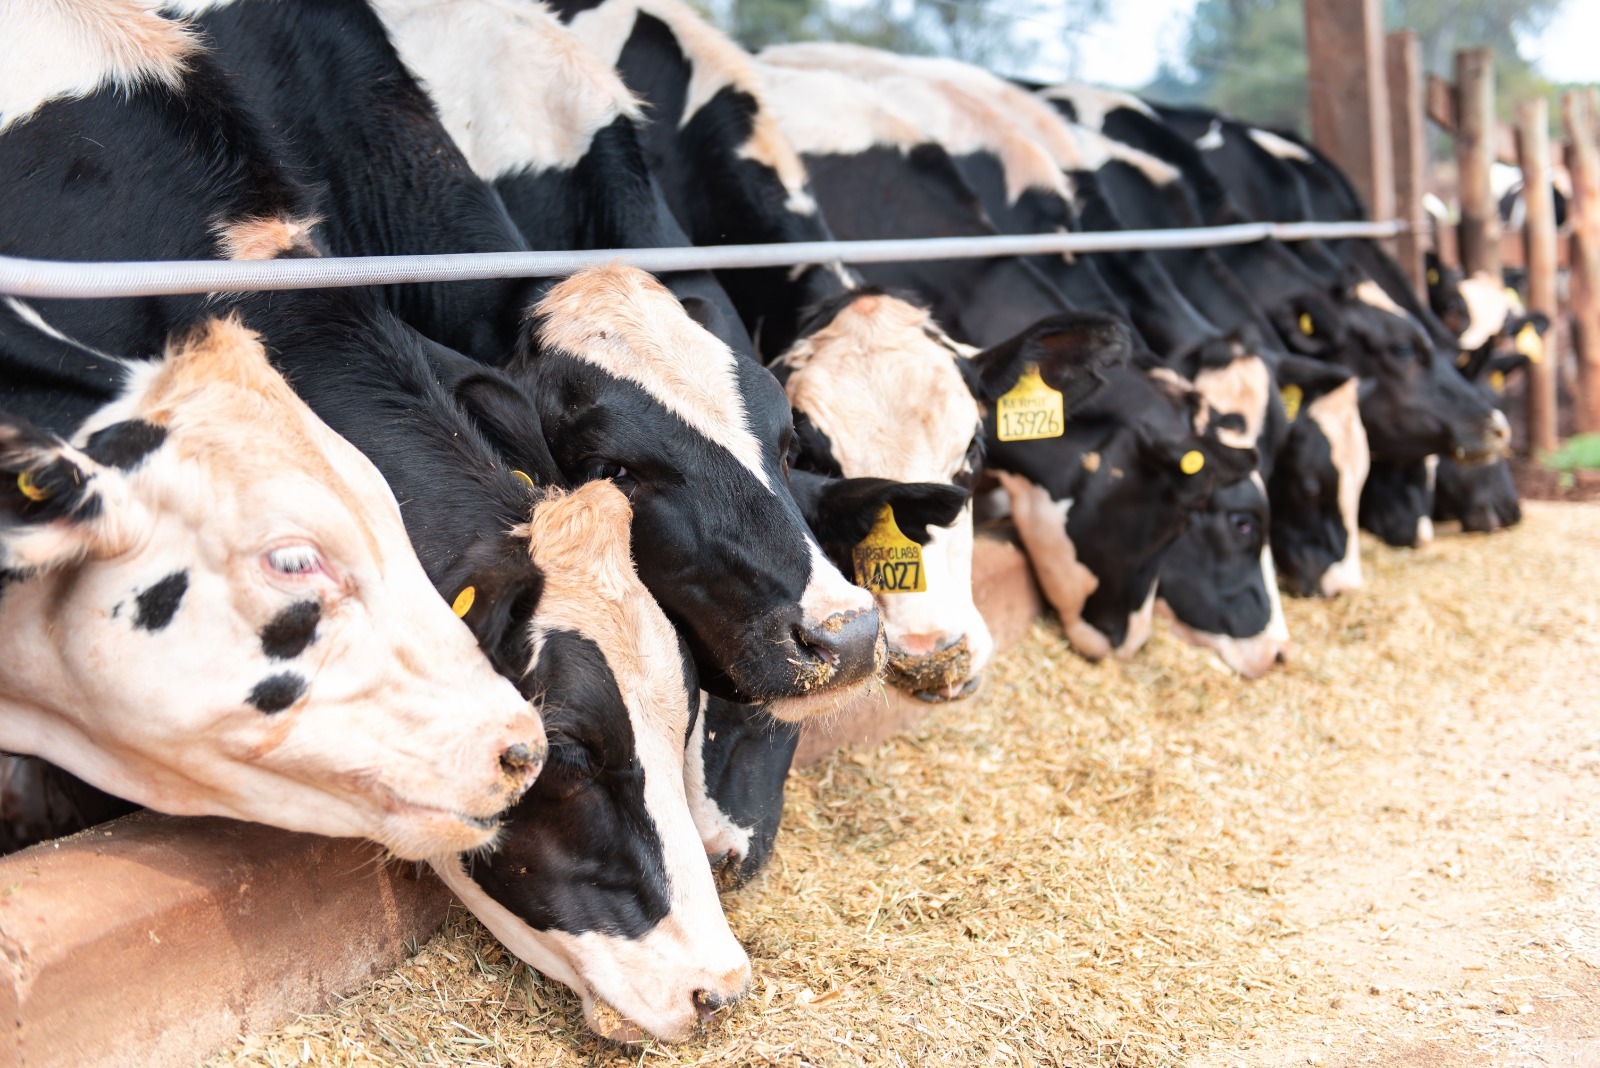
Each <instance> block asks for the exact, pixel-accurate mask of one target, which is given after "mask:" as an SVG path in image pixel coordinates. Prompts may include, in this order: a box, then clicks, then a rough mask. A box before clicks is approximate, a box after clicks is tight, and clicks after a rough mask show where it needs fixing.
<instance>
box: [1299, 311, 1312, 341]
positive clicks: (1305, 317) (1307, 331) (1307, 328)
mask: <svg viewBox="0 0 1600 1068" xmlns="http://www.w3.org/2000/svg"><path fill="white" fill-rule="evenodd" d="M1300 332H1301V333H1302V334H1304V335H1305V336H1306V337H1310V336H1311V335H1312V334H1313V333H1314V332H1315V329H1314V327H1313V324H1312V322H1311V313H1310V312H1301V313H1300Z"/></svg>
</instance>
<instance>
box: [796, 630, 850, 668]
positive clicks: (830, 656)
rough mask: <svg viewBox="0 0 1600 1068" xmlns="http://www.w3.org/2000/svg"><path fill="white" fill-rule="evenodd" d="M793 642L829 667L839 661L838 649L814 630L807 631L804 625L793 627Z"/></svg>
mask: <svg viewBox="0 0 1600 1068" xmlns="http://www.w3.org/2000/svg"><path fill="white" fill-rule="evenodd" d="M794 642H795V644H796V645H798V646H799V647H800V648H802V649H804V650H805V651H806V652H808V653H810V654H811V655H812V656H814V657H816V658H817V659H818V660H820V661H821V662H822V663H824V664H827V665H828V666H829V667H832V666H833V665H835V664H837V663H838V662H839V651H838V650H837V649H835V648H833V646H831V645H829V644H828V643H827V642H826V641H825V640H824V639H823V638H822V637H821V636H820V635H818V634H816V633H815V632H814V631H808V630H806V628H805V627H802V626H798V625H797V626H796V627H795V628H794Z"/></svg>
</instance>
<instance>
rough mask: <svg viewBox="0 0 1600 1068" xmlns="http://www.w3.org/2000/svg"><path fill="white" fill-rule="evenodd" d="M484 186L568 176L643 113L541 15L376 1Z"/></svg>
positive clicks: (518, 5)
mask: <svg viewBox="0 0 1600 1068" xmlns="http://www.w3.org/2000/svg"><path fill="white" fill-rule="evenodd" d="M373 7H374V8H375V9H376V10H377V12H378V14H379V15H380V16H381V17H382V19H383V23H384V26H385V28H386V29H387V30H388V32H389V38H390V40H391V41H392V42H393V43H394V46H395V48H396V49H397V50H398V51H399V53H400V58H401V59H402V60H404V62H405V64H406V66H407V67H409V68H410V69H411V72H412V73H413V74H415V75H416V76H417V77H418V78H419V79H421V81H422V82H423V84H424V85H425V86H426V88H427V90H428V93H429V96H431V97H432V99H433V102H434V106H435V107H437V108H438V110H439V118H440V119H441V120H442V121H443V123H444V126H445V129H446V130H448V131H449V132H450V136H451V137H452V138H453V139H454V140H455V142H456V144H457V145H459V146H460V148H461V151H462V153H463V154H464V155H465V156H466V157H467V162H468V163H469V164H470V165H471V166H472V170H473V172H474V173H475V174H477V175H478V176H479V177H481V178H484V179H487V180H490V181H492V180H494V179H497V178H502V177H505V176H507V175H512V174H517V173H519V172H523V171H528V172H532V173H535V174H537V173H539V172H541V171H546V170H571V169H572V168H573V167H575V166H576V165H577V163H578V161H579V160H581V159H582V158H583V157H584V154H585V153H587V152H588V151H589V145H590V143H591V142H592V141H593V139H594V136H595V134H596V133H598V132H599V131H600V130H602V129H604V128H605V127H607V126H609V125H611V124H612V123H613V122H615V121H616V120H617V119H618V118H621V117H626V118H629V119H632V120H634V121H635V122H639V121H642V120H643V117H644V112H643V108H642V107H641V106H640V104H639V101H638V100H636V99H635V98H634V96H633V94H631V93H630V92H629V91H628V89H627V86H625V85H624V84H623V82H622V79H621V78H620V77H619V76H618V75H617V73H616V71H615V70H613V69H612V68H611V67H610V66H609V65H608V64H607V63H606V62H605V61H603V60H602V59H601V58H600V57H599V56H597V55H595V54H594V53H593V52H592V51H590V50H589V49H588V48H587V47H585V46H584V44H583V43H582V42H581V41H579V40H578V38H577V37H576V36H574V35H573V34H572V32H571V31H569V30H568V29H567V28H566V27H564V26H562V25H561V23H560V22H559V21H557V19H556V18H555V16H553V15H552V14H551V13H550V12H549V11H548V10H547V9H546V8H545V7H544V6H543V5H541V4H536V3H528V2H527V0H374V3H373Z"/></svg>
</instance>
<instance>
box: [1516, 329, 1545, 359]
mask: <svg viewBox="0 0 1600 1068" xmlns="http://www.w3.org/2000/svg"><path fill="white" fill-rule="evenodd" d="M1517 351H1518V352H1520V353H1521V354H1522V355H1524V356H1526V357H1527V358H1528V360H1529V361H1530V362H1532V363H1539V362H1540V361H1542V360H1543V359H1544V338H1542V337H1540V336H1539V331H1538V330H1536V329H1535V328H1534V325H1533V324H1532V323H1523V324H1522V329H1521V330H1518V331H1517Z"/></svg>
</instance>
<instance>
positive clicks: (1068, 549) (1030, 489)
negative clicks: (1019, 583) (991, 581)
mask: <svg viewBox="0 0 1600 1068" xmlns="http://www.w3.org/2000/svg"><path fill="white" fill-rule="evenodd" d="M994 474H995V478H996V479H997V480H998V481H999V482H1000V485H1001V486H1002V487H1003V488H1004V489H1005V491H1006V494H1007V495H1008V496H1009V497H1010V498H1011V517H1012V520H1013V522H1015V523H1016V527H1017V536H1018V537H1019V538H1021V540H1022V547H1023V548H1024V549H1026V550H1027V551H1028V562H1029V563H1030V564H1032V565H1033V573H1034V576H1035V577H1036V578H1038V580H1039V588H1040V589H1041V590H1043V591H1044V596H1045V599H1046V600H1047V601H1049V602H1050V606H1051V607H1052V608H1054V609H1055V610H1056V614H1057V615H1059V616H1060V617H1061V629H1062V630H1063V631H1064V632H1065V633H1066V635H1067V640H1068V641H1069V642H1071V643H1072V647H1073V648H1074V649H1076V650H1078V652H1079V653H1081V654H1083V655H1084V656H1086V657H1088V658H1089V659H1090V660H1100V659H1102V658H1104V657H1105V656H1107V655H1109V654H1110V653H1111V651H1112V650H1111V642H1110V641H1109V640H1107V638H1106V636H1105V635H1104V634H1102V633H1101V632H1100V631H1099V630H1098V629H1097V628H1095V627H1093V626H1091V625H1090V624H1089V623H1086V622H1085V621H1084V619H1083V606H1084V605H1085V604H1086V603H1087V602H1088V600H1089V597H1090V595H1091V594H1093V593H1094V591H1095V590H1097V589H1099V588H1100V580H1099V579H1098V578H1097V577H1095V574H1094V572H1092V571H1090V570H1089V569H1088V568H1087V567H1085V566H1084V565H1083V564H1080V563H1079V562H1078V550H1077V547H1076V546H1074V545H1073V544H1072V538H1071V537H1070V536H1069V535H1068V534H1067V516H1068V515H1069V514H1070V513H1071V511H1072V500H1071V499H1070V498H1069V499H1067V500H1063V501H1057V500H1055V499H1053V498H1052V497H1051V496H1050V491H1049V490H1047V489H1045V488H1044V487H1043V486H1040V485H1038V484H1037V483H1035V482H1032V481H1030V480H1029V479H1027V478H1024V477H1023V476H1021V475H1015V474H1012V473H1011V472H1009V471H996V472H995V473H994Z"/></svg>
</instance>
